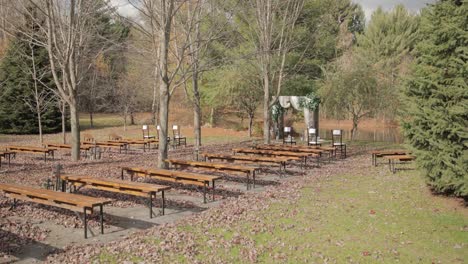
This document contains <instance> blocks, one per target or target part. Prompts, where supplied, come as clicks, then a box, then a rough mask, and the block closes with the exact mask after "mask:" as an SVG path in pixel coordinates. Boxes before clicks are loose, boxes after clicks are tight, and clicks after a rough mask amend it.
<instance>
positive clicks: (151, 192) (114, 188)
mask: <svg viewBox="0 0 468 264" xmlns="http://www.w3.org/2000/svg"><path fill="white" fill-rule="evenodd" d="M60 179H61V180H62V191H63V192H65V191H66V189H67V185H68V184H70V191H71V187H72V186H73V187H74V189H75V190H74V191H76V188H77V187H78V188H79V187H87V188H92V189H97V190H102V191H109V192H114V193H123V194H128V195H134V196H140V197H145V198H149V199H148V207H149V211H150V218H153V197H154V198H156V194H157V193H158V192H161V198H162V206H161V207H162V215H164V208H165V198H164V191H166V190H169V189H171V187H169V186H165V185H156V184H149V183H140V182H129V181H123V180H116V179H100V178H94V177H89V176H83V175H73V174H62V175H60Z"/></svg>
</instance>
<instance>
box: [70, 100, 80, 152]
mask: <svg viewBox="0 0 468 264" xmlns="http://www.w3.org/2000/svg"><path fill="white" fill-rule="evenodd" d="M70 125H71V145H72V150H71V156H72V160H73V161H78V160H80V119H79V113H78V109H77V108H76V104H74V103H73V104H70Z"/></svg>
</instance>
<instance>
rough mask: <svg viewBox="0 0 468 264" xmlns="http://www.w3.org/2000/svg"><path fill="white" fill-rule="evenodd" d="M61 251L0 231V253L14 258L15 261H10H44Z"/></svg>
mask: <svg viewBox="0 0 468 264" xmlns="http://www.w3.org/2000/svg"><path fill="white" fill-rule="evenodd" d="M62 251H63V250H62V249H59V248H56V247H53V246H51V245H48V244H45V243H42V242H40V241H35V240H33V239H31V238H27V237H22V236H18V235H17V234H14V233H11V232H9V231H5V230H2V229H0V252H2V253H4V254H6V255H10V256H12V257H14V258H15V259H14V260H12V261H19V260H24V259H29V258H33V259H36V260H38V261H44V260H45V259H46V258H47V255H49V254H51V253H60V252H62Z"/></svg>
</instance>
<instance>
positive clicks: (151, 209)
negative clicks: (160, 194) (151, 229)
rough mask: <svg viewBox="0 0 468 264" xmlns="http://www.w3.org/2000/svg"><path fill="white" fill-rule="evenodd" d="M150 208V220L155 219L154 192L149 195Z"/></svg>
mask: <svg viewBox="0 0 468 264" xmlns="http://www.w3.org/2000/svg"><path fill="white" fill-rule="evenodd" d="M148 206H149V211H150V218H153V193H152V192H150V194H149V203H148Z"/></svg>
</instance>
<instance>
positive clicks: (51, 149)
mask: <svg viewBox="0 0 468 264" xmlns="http://www.w3.org/2000/svg"><path fill="white" fill-rule="evenodd" d="M157 143H158V140H155V139H149V140H140V139H125V140H108V141H102V142H100V141H83V142H82V144H81V145H80V150H81V151H83V152H84V153H85V156H87V153H88V152H89V151H90V150H91V149H93V148H97V147H100V148H117V149H119V152H120V153H121V152H122V150H125V151H127V150H128V146H129V145H142V146H143V151H146V148H148V149H150V148H151V144H157ZM71 148H72V146H71V145H70V144H59V143H46V144H44V147H33V146H6V147H5V149H6V151H2V152H0V167H1V159H2V158H3V159H8V161H9V162H10V160H11V157H12V156H14V155H15V154H16V153H32V154H39V155H44V161H47V157H51V158H52V159H54V155H55V154H54V153H55V151H57V150H60V149H62V150H71ZM96 153H97V151H94V155H95V158H96Z"/></svg>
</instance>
